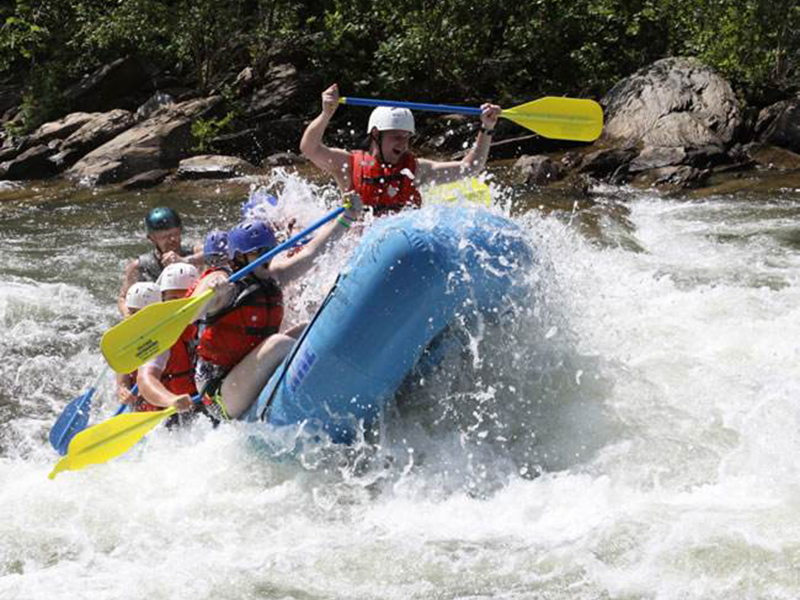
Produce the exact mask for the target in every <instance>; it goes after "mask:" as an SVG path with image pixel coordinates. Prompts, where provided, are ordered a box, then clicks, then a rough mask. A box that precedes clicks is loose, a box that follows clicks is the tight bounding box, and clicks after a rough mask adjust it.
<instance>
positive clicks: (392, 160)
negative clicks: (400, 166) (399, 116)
mask: <svg viewBox="0 0 800 600" xmlns="http://www.w3.org/2000/svg"><path fill="white" fill-rule="evenodd" d="M381 133H382V135H381V136H380V140H381V142H380V143H381V153H382V154H383V159H384V160H385V161H387V162H388V163H389V164H391V165H396V164H397V163H398V162H400V159H401V158H402V156H403V155H404V154H405V153H406V152H408V147H409V142H410V140H411V134H410V133H409V132H408V131H402V130H401V129H388V130H386V131H383V132H381Z"/></svg>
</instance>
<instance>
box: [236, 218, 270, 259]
mask: <svg viewBox="0 0 800 600" xmlns="http://www.w3.org/2000/svg"><path fill="white" fill-rule="evenodd" d="M277 245H278V241H277V240H276V239H275V234H274V233H273V232H272V228H271V227H270V226H269V225H267V223H265V222H264V221H242V222H241V223H239V224H238V225H237V226H236V227H234V228H233V229H231V230H230V232H229V233H228V257H229V258H231V259H233V258H234V257H235V256H236V253H237V252H240V253H242V254H244V253H246V252H253V251H254V250H261V249H262V248H266V249H268V250H269V249H272V248H274V247H275V246H277Z"/></svg>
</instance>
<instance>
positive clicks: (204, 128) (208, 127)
mask: <svg viewBox="0 0 800 600" xmlns="http://www.w3.org/2000/svg"><path fill="white" fill-rule="evenodd" d="M234 118H235V115H234V113H233V112H229V113H227V114H226V115H225V116H224V117H220V118H219V119H197V120H196V121H195V122H194V123H192V137H194V139H195V146H194V150H195V152H208V151H209V150H210V149H211V140H213V139H214V138H215V137H217V136H218V135H221V134H223V133H225V132H227V131H228V130H229V129H230V128H231V125H232V123H233V120H234Z"/></svg>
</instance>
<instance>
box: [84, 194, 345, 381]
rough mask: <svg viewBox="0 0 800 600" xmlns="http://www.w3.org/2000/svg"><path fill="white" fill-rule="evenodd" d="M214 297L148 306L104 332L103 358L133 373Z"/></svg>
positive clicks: (274, 252)
mask: <svg viewBox="0 0 800 600" xmlns="http://www.w3.org/2000/svg"><path fill="white" fill-rule="evenodd" d="M342 212H344V208H337V209H336V210H334V211H331V212H330V213H329V214H328V215H326V216H325V217H323V218H321V219H320V220H319V221H317V222H316V223H314V224H312V225H310V226H309V227H307V228H306V229H304V230H303V231H301V232H300V233H298V234H297V235H294V236H292V237H291V238H289V239H288V240H286V241H285V242H283V243H282V244H280V245H278V246H276V247H275V248H273V249H272V250H270V251H269V252H267V253H266V254H264V255H263V256H259V257H258V259H257V260H254V261H253V262H252V263H250V264H249V265H247V266H246V267H244V268H243V269H240V270H238V271H236V273H234V274H233V275H231V276H230V278H229V281H232V282H233V281H238V280H239V279H241V278H242V277H245V276H246V275H248V274H249V273H250V272H252V271H253V269H255V268H256V267H258V266H259V265H260V264H262V263H264V262H267V261H269V260H271V259H272V258H273V257H274V256H276V255H277V254H280V253H281V252H283V251H284V250H287V249H289V248H291V247H292V246H295V245H296V244H297V243H298V242H300V240H302V239H304V238H305V237H306V236H308V235H309V234H310V233H311V232H313V231H315V230H316V229H318V228H319V227H322V225H324V224H325V223H327V222H328V221H332V220H333V219H335V218H336V217H338V216H339V215H340V214H342ZM213 295H214V290H213V289H209V290H206V291H205V292H203V293H202V294H200V295H199V296H197V297H195V298H181V299H179V300H170V301H168V302H158V303H156V304H151V305H149V306H146V307H145V308H143V309H142V310H140V311H138V312H137V313H136V314H134V315H131V316H130V317H128V318H127V319H125V320H124V321H122V322H120V323H119V324H118V325H116V326H114V327H112V328H111V329H109V330H108V331H106V332H105V334H104V335H103V339H102V340H101V341H100V350H101V351H102V352H103V356H105V358H106V360H107V361H108V364H109V365H110V366H111V368H112V369H114V370H115V371H117V372H118V373H129V372H131V371H133V370H134V369H136V368H138V367H139V366H141V365H143V364H144V363H145V362H147V361H148V360H149V359H150V358H152V357H154V356H158V355H159V354H161V353H162V352H164V351H165V350H167V349H168V348H170V347H171V346H172V345H173V344H174V343H175V342H176V341H177V340H178V338H179V337H180V335H181V334H182V333H183V330H184V329H186V327H187V326H188V325H189V324H190V323H191V322H192V321H194V320H195V318H196V316H197V313H198V312H200V309H201V308H202V307H203V306H204V305H205V303H206V302H207V301H208V300H210V299H211V297H212V296H213Z"/></svg>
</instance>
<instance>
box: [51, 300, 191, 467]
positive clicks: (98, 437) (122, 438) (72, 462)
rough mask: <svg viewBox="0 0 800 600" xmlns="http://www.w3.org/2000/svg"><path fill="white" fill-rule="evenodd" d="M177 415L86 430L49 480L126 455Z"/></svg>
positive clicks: (139, 417)
mask: <svg viewBox="0 0 800 600" xmlns="http://www.w3.org/2000/svg"><path fill="white" fill-rule="evenodd" d="M137 314H138V313H137ZM176 412H177V409H176V408H175V407H174V406H173V407H170V408H168V409H166V410H160V411H158V412H140V413H129V414H125V415H119V416H118V417H112V418H110V419H108V420H107V421H103V422H102V423H99V424H97V425H95V426H93V427H89V428H88V429H84V430H83V431H81V432H80V433H79V434H78V435H76V436H75V437H74V438H72V441H71V442H70V443H69V450H68V451H67V455H66V456H65V457H64V458H62V459H61V460H60V461H58V464H56V466H55V468H54V469H53V470H52V472H51V473H50V475H48V477H49V478H50V479H54V478H55V476H56V475H58V474H59V473H61V471H77V470H79V469H82V468H84V467H86V466H89V465H97V464H100V463H104V462H106V461H109V460H111V459H112V458H115V457H117V456H120V455H121V454H125V452H127V451H128V450H130V449H131V448H132V447H133V446H135V445H136V443H137V442H138V441H139V440H140V439H142V438H143V437H144V436H145V435H146V434H147V432H148V431H150V430H151V429H152V428H153V427H155V426H156V425H158V424H159V423H160V422H161V421H163V420H164V419H166V418H167V417H169V416H170V415H173V414H175V413H176Z"/></svg>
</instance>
